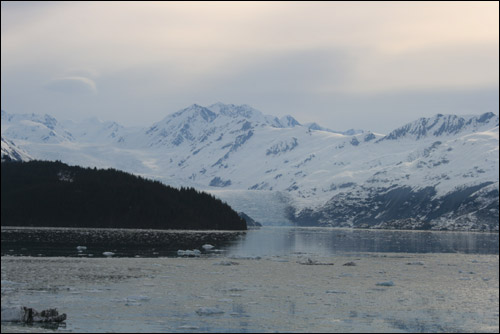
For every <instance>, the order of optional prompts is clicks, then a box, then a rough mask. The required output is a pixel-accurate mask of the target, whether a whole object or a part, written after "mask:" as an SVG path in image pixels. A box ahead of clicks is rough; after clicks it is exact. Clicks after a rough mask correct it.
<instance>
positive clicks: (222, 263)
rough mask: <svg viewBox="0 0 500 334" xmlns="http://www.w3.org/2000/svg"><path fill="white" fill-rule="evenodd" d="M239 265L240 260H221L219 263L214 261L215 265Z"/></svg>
mask: <svg viewBox="0 0 500 334" xmlns="http://www.w3.org/2000/svg"><path fill="white" fill-rule="evenodd" d="M237 265H239V263H238V262H233V261H220V262H217V263H214V266H237Z"/></svg>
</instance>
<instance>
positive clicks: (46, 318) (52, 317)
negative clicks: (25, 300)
mask: <svg viewBox="0 0 500 334" xmlns="http://www.w3.org/2000/svg"><path fill="white" fill-rule="evenodd" d="M64 320H66V313H63V314H59V312H58V311H57V309H55V308H49V309H46V310H42V311H41V312H38V311H37V310H35V309H33V308H31V307H26V306H12V307H5V308H4V307H2V322H24V323H33V322H63V321H64Z"/></svg>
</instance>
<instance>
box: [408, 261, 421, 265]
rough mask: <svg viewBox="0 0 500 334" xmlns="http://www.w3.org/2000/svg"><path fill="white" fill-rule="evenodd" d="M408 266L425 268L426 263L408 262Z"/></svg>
mask: <svg viewBox="0 0 500 334" xmlns="http://www.w3.org/2000/svg"><path fill="white" fill-rule="evenodd" d="M407 265H409V266H423V265H424V263H423V262H420V261H417V262H408V263H407Z"/></svg>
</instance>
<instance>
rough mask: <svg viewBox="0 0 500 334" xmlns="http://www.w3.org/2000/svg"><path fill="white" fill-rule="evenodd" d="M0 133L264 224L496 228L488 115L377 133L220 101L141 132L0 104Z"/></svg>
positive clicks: (38, 154) (494, 123)
mask: <svg viewBox="0 0 500 334" xmlns="http://www.w3.org/2000/svg"><path fill="white" fill-rule="evenodd" d="M4 123H5V125H4ZM47 131H49V132H48V133H49V136H50V131H53V132H54V135H53V136H51V137H53V138H54V139H50V138H49V139H48V140H45V139H44V138H45V137H44V136H43V134H45V133H46V132H47ZM2 136H5V137H6V138H9V139H10V140H12V141H13V142H14V143H15V144H16V145H17V146H18V147H20V148H21V149H24V150H25V151H26V152H27V153H28V154H30V155H31V156H32V157H34V158H38V159H49V160H56V159H57V160H61V161H63V162H66V163H69V164H78V165H82V166H97V167H114V168H118V169H122V170H125V171H128V172H132V173H137V174H141V175H143V176H146V177H151V178H155V179H159V180H161V181H163V182H165V183H168V184H171V185H174V186H193V187H196V188H198V189H202V190H208V191H211V192H212V193H214V194H215V195H216V196H219V197H221V198H222V199H223V200H226V201H227V202H228V203H229V204H230V205H232V206H233V207H234V208H235V209H236V210H238V211H244V212H245V213H247V214H249V215H250V216H251V217H253V218H255V219H256V220H258V221H261V222H263V223H280V222H281V223H283V222H284V221H286V220H289V221H293V222H295V223H298V224H305V225H325V226H352V227H359V226H362V227H379V228H381V227H398V226H403V227H405V228H412V227H421V228H435V229H444V228H447V229H488V230H489V229H498V189H499V182H498V180H499V177H498V146H499V145H498V116H496V115H495V114H493V113H486V114H482V115H471V116H456V115H440V114H439V115H436V116H434V117H432V118H421V119H418V120H416V121H415V122H412V123H409V124H407V125H404V126H402V127H400V128H398V129H395V130H394V131H392V132H391V133H389V134H388V135H382V134H377V133H372V132H368V131H360V130H349V131H345V132H341V131H333V130H329V129H326V128H323V127H321V126H320V125H318V124H315V123H312V124H306V125H302V124H300V123H299V122H298V121H297V120H295V119H294V118H293V117H292V116H285V117H282V118H281V119H279V118H277V117H274V116H269V115H264V114H262V113H261V112H260V111H258V110H256V109H254V108H252V107H250V106H247V105H239V106H238V105H232V104H222V103H216V104H213V105H211V106H207V107H203V106H199V105H192V106H190V107H188V108H185V109H182V110H180V111H178V112H176V113H173V114H170V115H168V116H166V117H165V118H164V119H163V120H161V121H159V122H156V123H154V124H153V125H152V126H150V127H148V128H145V129H128V128H124V127H122V126H120V125H118V124H116V123H113V122H101V121H98V120H88V121H86V122H79V123H74V122H73V123H71V122H57V121H56V120H55V119H54V120H53V118H51V117H50V116H36V115H10V114H8V113H6V112H3V111H2ZM56 139H57V140H56ZM398 224H399V225H398Z"/></svg>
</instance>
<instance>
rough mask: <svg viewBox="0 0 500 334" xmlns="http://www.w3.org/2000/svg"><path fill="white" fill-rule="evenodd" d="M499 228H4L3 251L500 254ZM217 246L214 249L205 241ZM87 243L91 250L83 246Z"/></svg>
mask: <svg viewBox="0 0 500 334" xmlns="http://www.w3.org/2000/svg"><path fill="white" fill-rule="evenodd" d="M498 237H499V234H498V233H464V232H423V231H384V230H350V229H332V228H293V227H264V228H261V229H259V230H250V231H246V232H221V231H207V232H199V231H157V230H122V229H64V228H57V229H55V228H4V227H2V256H4V255H16V256H69V257H72V256H78V257H103V256H104V255H103V254H102V253H103V252H113V253H115V255H114V256H115V257H165V256H168V257H176V256H177V250H179V249H180V250H186V249H189V250H193V249H199V250H200V251H202V252H203V255H214V254H217V253H224V254H226V255H235V256H243V257H244V256H261V257H262V256H276V255H287V254H297V253H304V254H316V255H322V256H328V255H334V254H338V253H343V252H382V253H387V252H396V253H465V254H498V253H499V239H498ZM204 244H210V245H213V246H214V247H215V248H214V249H213V250H211V251H205V250H204V249H203V248H202V247H201V246H202V245H204ZM77 246H86V247H87V249H86V250H80V251H78V250H77V248H76V247H77Z"/></svg>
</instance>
